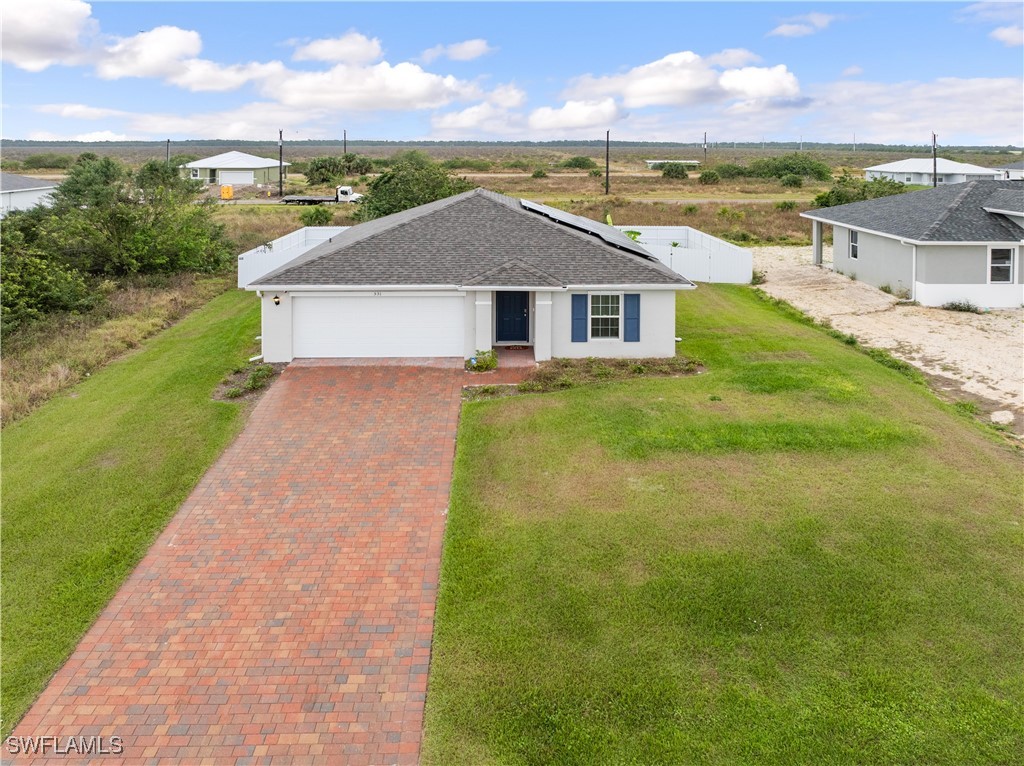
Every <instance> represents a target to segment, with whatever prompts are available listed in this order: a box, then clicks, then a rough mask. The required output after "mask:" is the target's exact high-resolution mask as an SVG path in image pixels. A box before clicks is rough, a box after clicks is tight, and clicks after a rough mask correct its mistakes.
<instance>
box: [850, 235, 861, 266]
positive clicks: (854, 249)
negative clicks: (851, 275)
mask: <svg viewBox="0 0 1024 766" xmlns="http://www.w3.org/2000/svg"><path fill="white" fill-rule="evenodd" d="M859 233H860V232H856V231H851V232H850V257H851V258H853V259H854V260H857V255H858V251H859V250H860V242H858V241H857V235H858V234H859Z"/></svg>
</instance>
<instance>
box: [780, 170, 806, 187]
mask: <svg viewBox="0 0 1024 766" xmlns="http://www.w3.org/2000/svg"><path fill="white" fill-rule="evenodd" d="M780 181H781V183H782V185H783V186H787V187H789V188H792V189H799V188H800V187H801V186H803V185H804V179H802V178H801V177H800V176H798V175H796V174H795V173H790V174H788V175H784V176H783V177H782V178H781V179H780Z"/></svg>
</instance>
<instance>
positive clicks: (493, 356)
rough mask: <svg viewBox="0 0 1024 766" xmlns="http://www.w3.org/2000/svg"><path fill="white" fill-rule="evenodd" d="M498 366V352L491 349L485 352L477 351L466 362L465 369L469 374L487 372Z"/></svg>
mask: <svg viewBox="0 0 1024 766" xmlns="http://www.w3.org/2000/svg"><path fill="white" fill-rule="evenodd" d="M497 366H498V352H497V351H495V350H494V349H493V348H492V349H488V350H487V351H477V352H476V354H475V355H474V356H473V357H471V358H469V359H467V360H466V369H467V370H469V371H470V372H487V371H488V370H493V369H495V368H497Z"/></svg>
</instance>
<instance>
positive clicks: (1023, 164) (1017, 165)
mask: <svg viewBox="0 0 1024 766" xmlns="http://www.w3.org/2000/svg"><path fill="white" fill-rule="evenodd" d="M996 170H1024V160H1021V161H1020V162H1011V163H1009V164H1008V165H1000V166H999V167H997V168H996Z"/></svg>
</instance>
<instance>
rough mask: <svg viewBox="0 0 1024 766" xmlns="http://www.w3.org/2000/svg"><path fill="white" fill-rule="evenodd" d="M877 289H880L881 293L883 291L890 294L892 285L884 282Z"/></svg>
mask: <svg viewBox="0 0 1024 766" xmlns="http://www.w3.org/2000/svg"><path fill="white" fill-rule="evenodd" d="M878 289H879V290H881V291H882V292H883V293H885V294H886V295H892V285H890V284H888V283H886V284H884V285H882V286H881V287H879V288H878Z"/></svg>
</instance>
